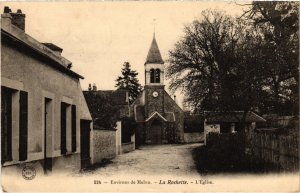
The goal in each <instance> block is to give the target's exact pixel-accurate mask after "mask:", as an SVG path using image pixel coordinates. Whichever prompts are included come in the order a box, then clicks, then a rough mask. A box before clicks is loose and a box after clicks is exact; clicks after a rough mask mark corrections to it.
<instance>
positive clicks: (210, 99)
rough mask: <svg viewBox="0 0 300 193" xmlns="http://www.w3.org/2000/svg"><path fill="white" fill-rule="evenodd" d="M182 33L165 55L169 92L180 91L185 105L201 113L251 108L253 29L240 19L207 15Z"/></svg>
mask: <svg viewBox="0 0 300 193" xmlns="http://www.w3.org/2000/svg"><path fill="white" fill-rule="evenodd" d="M184 32H185V36H184V37H183V38H182V39H181V40H179V41H178V42H177V43H176V44H175V48H174V49H173V50H171V51H170V52H169V63H170V65H169V66H168V67H167V77H168V78H170V79H171V84H170V89H171V90H173V91H174V90H177V89H182V91H183V92H185V95H186V96H187V97H186V101H187V102H189V103H192V104H193V106H194V107H195V108H196V109H200V110H226V111H230V110H244V109H245V110H247V111H248V110H250V109H252V108H254V107H255V106H256V104H255V103H256V102H257V101H256V100H254V99H255V96H256V95H258V94H259V92H258V91H259V88H260V86H259V85H258V83H259V81H260V78H259V74H260V73H259V71H260V69H259V68H260V66H259V65H254V63H253V60H255V59H256V56H257V57H258V54H259V52H257V50H254V49H255V48H254V47H255V45H256V44H255V42H258V41H259V39H257V37H255V34H254V33H253V30H252V29H249V27H247V25H246V24H245V23H244V22H243V21H242V20H237V19H234V18H232V17H229V16H227V15H225V14H224V13H222V12H217V11H211V10H208V11H204V12H202V19H201V20H195V21H194V22H192V23H191V24H190V25H188V26H186V27H185V29H184ZM254 37H255V38H254ZM246 42H247V44H246ZM248 42H250V43H248ZM250 47H253V48H251V49H250V50H249V48H250ZM251 51H253V53H250V52H251ZM250 69H251V70H250ZM254 77H255V81H253V78H254Z"/></svg>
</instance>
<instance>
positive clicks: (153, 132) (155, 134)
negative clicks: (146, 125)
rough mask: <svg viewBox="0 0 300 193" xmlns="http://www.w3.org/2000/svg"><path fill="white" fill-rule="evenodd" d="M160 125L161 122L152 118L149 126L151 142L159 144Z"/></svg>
mask: <svg viewBox="0 0 300 193" xmlns="http://www.w3.org/2000/svg"><path fill="white" fill-rule="evenodd" d="M161 136H162V126H161V122H160V121H158V120H154V121H153V123H152V125H151V128H150V140H151V144H161V143H162V142H161V141H162V140H161V138H162V137H161Z"/></svg>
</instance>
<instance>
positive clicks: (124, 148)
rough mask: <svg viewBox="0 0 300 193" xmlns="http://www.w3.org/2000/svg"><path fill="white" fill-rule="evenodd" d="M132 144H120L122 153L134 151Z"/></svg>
mask: <svg viewBox="0 0 300 193" xmlns="http://www.w3.org/2000/svg"><path fill="white" fill-rule="evenodd" d="M134 149H135V148H134V142H129V143H122V153H128V152H131V151H134Z"/></svg>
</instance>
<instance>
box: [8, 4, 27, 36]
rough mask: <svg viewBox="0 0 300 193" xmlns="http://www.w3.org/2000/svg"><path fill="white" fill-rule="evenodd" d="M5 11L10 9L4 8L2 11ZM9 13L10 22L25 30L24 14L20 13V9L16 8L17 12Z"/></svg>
mask: <svg viewBox="0 0 300 193" xmlns="http://www.w3.org/2000/svg"><path fill="white" fill-rule="evenodd" d="M7 11H11V10H10V9H9V8H8V7H7V8H4V13H5V12H7ZM10 15H11V16H12V21H11V23H12V24H13V25H15V26H17V27H18V28H20V29H21V30H23V31H25V14H23V13H22V11H21V9H18V10H17V13H12V12H10Z"/></svg>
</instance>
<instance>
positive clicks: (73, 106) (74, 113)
mask: <svg viewBox="0 0 300 193" xmlns="http://www.w3.org/2000/svg"><path fill="white" fill-rule="evenodd" d="M72 152H76V106H75V105H72Z"/></svg>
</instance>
